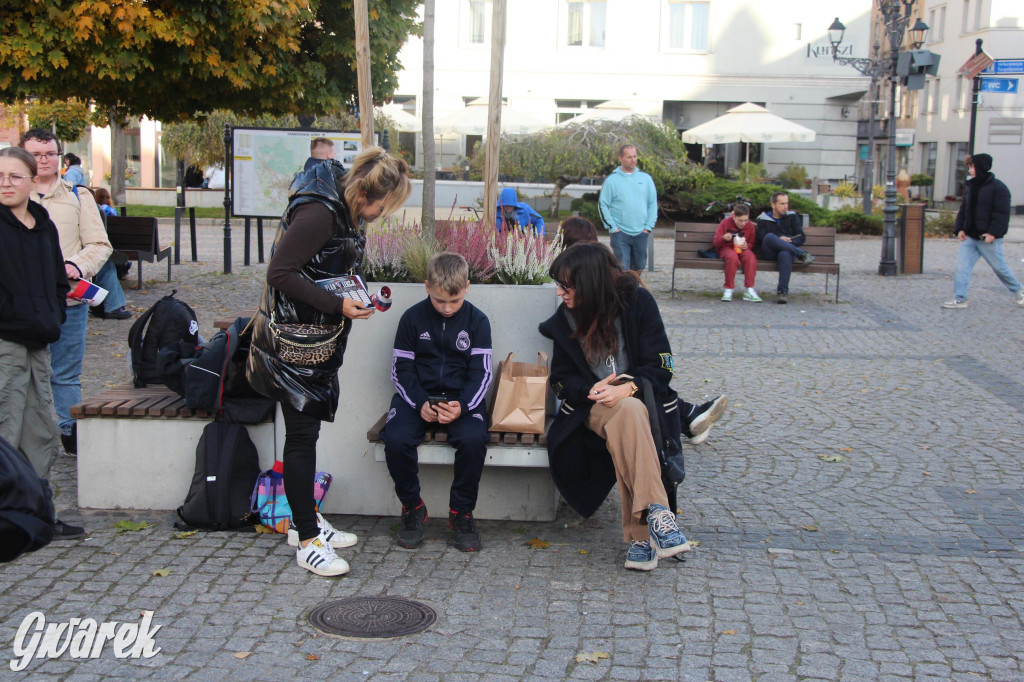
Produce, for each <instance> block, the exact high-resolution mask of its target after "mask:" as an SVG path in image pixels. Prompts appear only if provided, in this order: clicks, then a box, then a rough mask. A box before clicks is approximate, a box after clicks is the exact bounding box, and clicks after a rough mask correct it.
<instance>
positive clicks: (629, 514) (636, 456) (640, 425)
mask: <svg viewBox="0 0 1024 682" xmlns="http://www.w3.org/2000/svg"><path fill="white" fill-rule="evenodd" d="M587 428H588V429H590V430H591V431H593V432H594V433H596V434H597V435H598V436H600V437H601V438H603V439H604V440H605V443H606V445H607V447H608V452H610V453H611V455H612V461H613V462H614V463H615V477H616V479H618V482H619V497H620V498H622V537H623V540H625V541H626V542H629V541H631V540H649V539H650V537H651V536H650V533H649V532H648V530H647V522H646V521H641V516H642V515H643V513H644V512H646V511H647V506H648V505H649V504H652V503H653V504H660V505H664V506H665V507H668V496H667V495H666V494H665V486H664V485H663V484H662V482H661V463H660V462H659V461H658V452H657V450H655V448H654V438H653V437H652V436H651V422H650V419H649V417H648V415H647V407H646V406H645V405H644V403H643V401H642V400H639V399H638V398H625V399H623V400H620V401H619V402H617V403H616V404H615V405H614V407H606V406H604V405H602V404H600V403H597V404H595V405H594V406H593V407H592V408H591V409H590V418H589V419H588V421H587Z"/></svg>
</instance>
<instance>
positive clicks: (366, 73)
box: [353, 0, 373, 149]
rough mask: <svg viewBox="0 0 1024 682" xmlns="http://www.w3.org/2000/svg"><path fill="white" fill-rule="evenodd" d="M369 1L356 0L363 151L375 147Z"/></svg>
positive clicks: (357, 79) (357, 68)
mask: <svg viewBox="0 0 1024 682" xmlns="http://www.w3.org/2000/svg"><path fill="white" fill-rule="evenodd" d="M367 5H368V0H355V4H354V5H353V11H354V13H355V23H356V88H357V90H358V94H359V130H360V132H361V134H362V139H363V149H367V148H369V147H372V146H373V86H372V84H371V81H370V19H369V16H368V8H367Z"/></svg>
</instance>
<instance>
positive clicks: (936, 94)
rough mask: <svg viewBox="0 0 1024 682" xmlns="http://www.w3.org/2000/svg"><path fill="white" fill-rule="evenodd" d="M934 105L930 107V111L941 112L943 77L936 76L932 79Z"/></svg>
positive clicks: (933, 112) (932, 112)
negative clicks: (940, 100) (940, 101)
mask: <svg viewBox="0 0 1024 682" xmlns="http://www.w3.org/2000/svg"><path fill="white" fill-rule="evenodd" d="M931 95H932V105H931V106H930V107H929V108H928V113H930V114H937V113H939V99H940V98H941V96H942V79H940V78H936V79H935V80H933V81H932V89H931Z"/></svg>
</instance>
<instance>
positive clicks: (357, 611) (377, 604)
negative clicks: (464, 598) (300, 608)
mask: <svg viewBox="0 0 1024 682" xmlns="http://www.w3.org/2000/svg"><path fill="white" fill-rule="evenodd" d="M436 620H437V613H435V612H434V609H432V608H430V607H429V606H427V605H425V604H421V603H419V602H416V601H412V600H411V599H401V598H398V597H349V598H347V599H338V600H336V601H330V602H327V603H325V604H321V605H320V606H317V607H316V608H315V609H313V610H312V611H311V612H310V614H309V622H310V624H312V626H313V627H315V628H316V629H318V630H322V631H323V632H326V633H328V634H331V635H341V636H342V637H376V638H387V637H401V636H403V635H412V634H415V633H417V632H421V631H423V630H426V629H427V628H429V627H430V626H431V625H433V624H434V621H436Z"/></svg>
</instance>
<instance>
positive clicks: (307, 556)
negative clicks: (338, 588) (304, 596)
mask: <svg viewBox="0 0 1024 682" xmlns="http://www.w3.org/2000/svg"><path fill="white" fill-rule="evenodd" d="M295 563H297V564H298V565H299V566H301V567H302V568H304V569H306V570H307V571H312V572H313V573H316V574H317V575H323V576H328V577H332V576H336V575H344V574H346V573H348V562H347V561H345V560H344V559H342V558H341V557H339V556H338V555H337V554H335V553H334V548H332V547H331V546H330V545H329V544H327V541H326V540H325V538H324V531H322V530H321V531H320V535H318V536H316V537H315V538H313V541H312V542H310V543H309V544H308V545H306V546H305V547H299V549H298V550H297V551H296V552H295Z"/></svg>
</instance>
